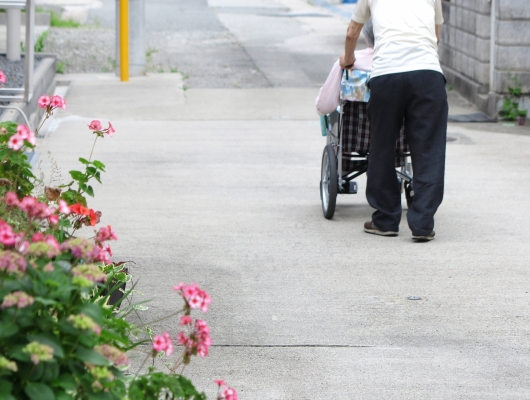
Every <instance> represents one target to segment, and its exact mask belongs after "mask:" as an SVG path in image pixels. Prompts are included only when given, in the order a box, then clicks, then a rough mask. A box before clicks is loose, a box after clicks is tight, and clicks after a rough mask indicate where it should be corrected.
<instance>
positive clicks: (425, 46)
mask: <svg viewBox="0 0 530 400" xmlns="http://www.w3.org/2000/svg"><path fill="white" fill-rule="evenodd" d="M370 17H372V21H373V24H374V36H375V53H374V63H373V70H372V77H376V76H380V75H387V74H395V73H400V72H407V71H417V70H423V69H427V70H434V71H438V72H442V69H441V68H440V61H439V59H438V50H437V49H438V45H437V39H436V30H435V25H441V24H442V23H443V22H444V20H443V16H442V3H441V0H359V1H358V3H357V6H356V7H355V11H354V13H353V15H352V20H353V21H355V22H357V23H360V24H364V23H366V21H368V19H369V18H370Z"/></svg>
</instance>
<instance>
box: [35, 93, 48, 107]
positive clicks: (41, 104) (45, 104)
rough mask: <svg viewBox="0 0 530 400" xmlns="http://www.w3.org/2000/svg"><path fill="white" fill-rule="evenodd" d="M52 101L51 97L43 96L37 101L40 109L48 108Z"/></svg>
mask: <svg viewBox="0 0 530 400" xmlns="http://www.w3.org/2000/svg"><path fill="white" fill-rule="evenodd" d="M50 102H51V99H50V96H46V95H43V96H41V97H39V100H38V101H37V104H38V105H39V107H40V108H48V106H49V105H50Z"/></svg>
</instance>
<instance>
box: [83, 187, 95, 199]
mask: <svg viewBox="0 0 530 400" xmlns="http://www.w3.org/2000/svg"><path fill="white" fill-rule="evenodd" d="M85 192H86V194H88V195H89V196H91V197H94V189H92V186H87V187H86V189H85Z"/></svg>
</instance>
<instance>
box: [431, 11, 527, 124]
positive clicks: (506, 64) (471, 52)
mask: <svg viewBox="0 0 530 400" xmlns="http://www.w3.org/2000/svg"><path fill="white" fill-rule="evenodd" d="M495 1H496V7H495V8H496V9H495V19H496V24H495V49H494V80H493V86H492V87H490V39H491V4H492V2H491V1H490V0H450V1H445V0H444V1H443V2H442V3H443V12H444V20H445V22H444V26H443V28H442V40H441V43H440V45H439V55H440V62H441V64H442V68H443V70H444V73H445V75H446V78H447V80H448V83H449V84H450V85H451V86H453V88H454V89H456V90H457V91H458V92H460V93H461V94H462V95H463V96H464V97H466V98H467V99H468V100H469V101H471V102H472V103H474V104H476V105H477V107H478V108H479V109H480V110H482V111H483V112H485V113H487V114H489V115H490V116H496V115H497V111H498V109H499V107H500V104H501V103H502V100H503V98H504V96H506V94H507V93H508V87H510V86H512V87H513V86H514V83H513V81H512V80H511V78H516V79H517V81H518V82H519V86H521V87H522V89H523V93H524V94H525V98H524V99H523V101H522V106H523V107H524V108H526V109H529V108H530V0H495Z"/></svg>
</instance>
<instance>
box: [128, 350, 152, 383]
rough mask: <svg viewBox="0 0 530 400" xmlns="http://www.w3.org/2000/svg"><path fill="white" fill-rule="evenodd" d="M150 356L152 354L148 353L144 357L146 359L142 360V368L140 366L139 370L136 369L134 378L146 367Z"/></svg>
mask: <svg viewBox="0 0 530 400" xmlns="http://www.w3.org/2000/svg"><path fill="white" fill-rule="evenodd" d="M150 356H151V354H148V355H147V356H146V357H145V358H144V361H143V362H142V365H140V368H138V371H136V374H135V375H134V379H136V378H137V377H138V374H139V373H140V371H141V370H142V368H143V367H144V365H145V363H146V362H147V360H148V359H149V357H150ZM153 363H154V357H153ZM134 379H133V380H134Z"/></svg>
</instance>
